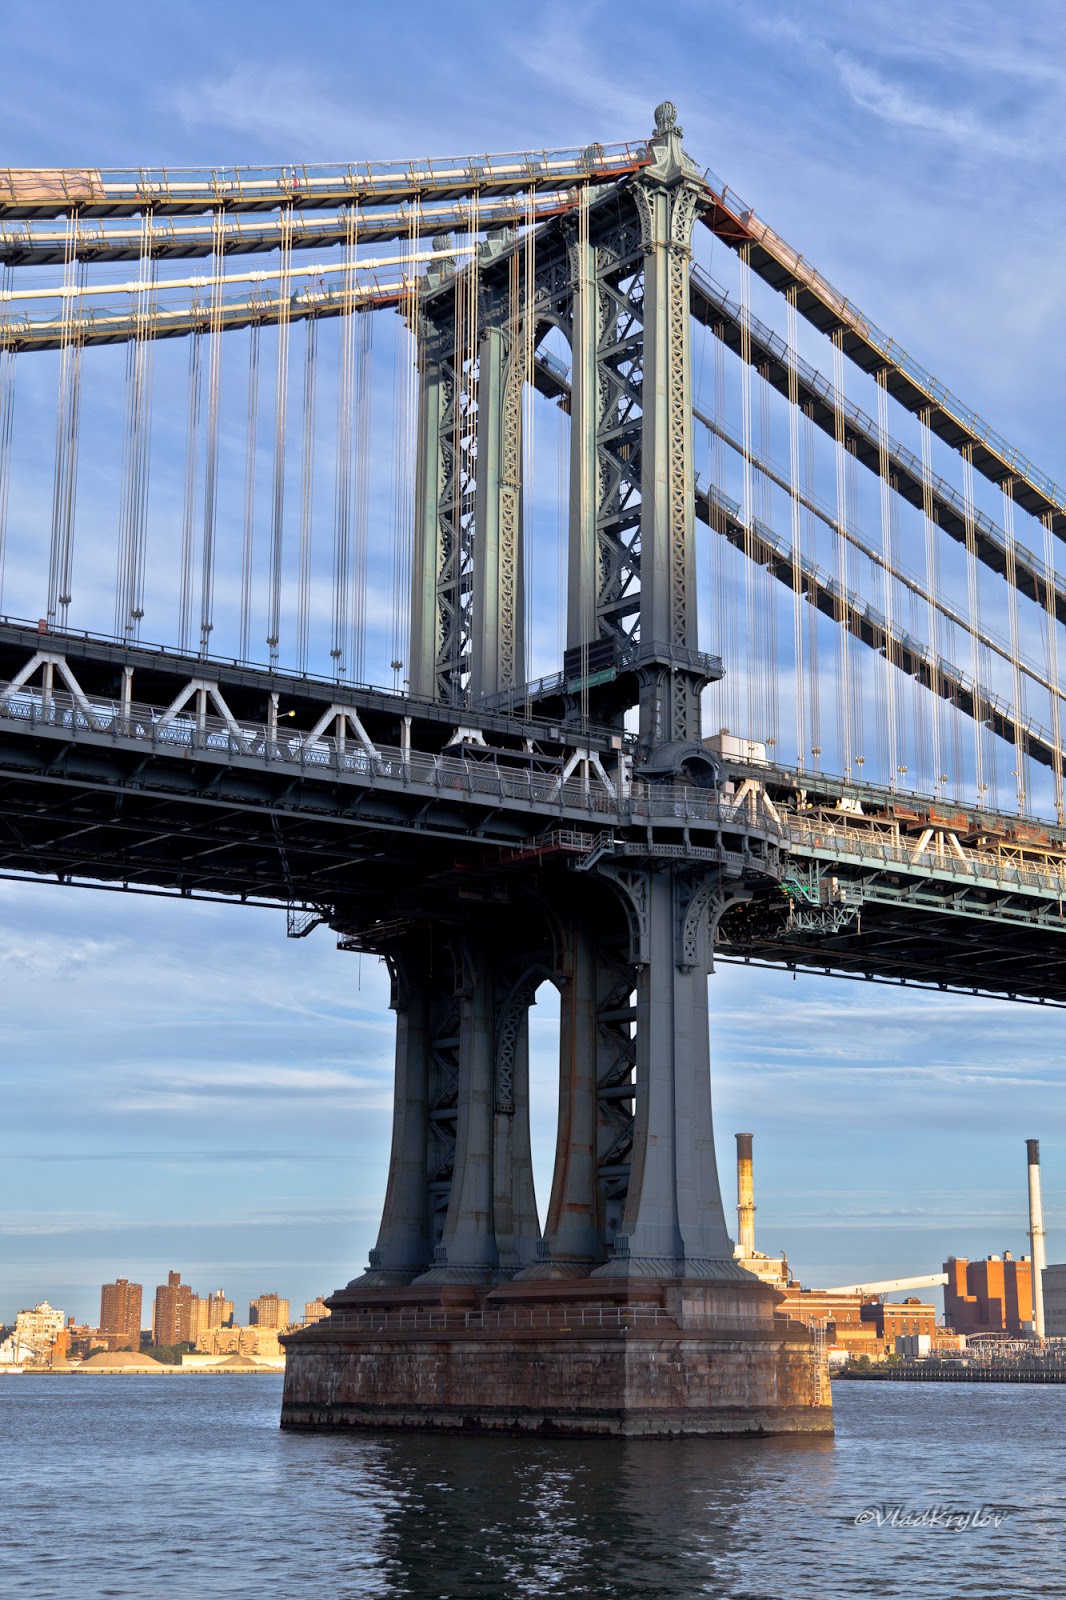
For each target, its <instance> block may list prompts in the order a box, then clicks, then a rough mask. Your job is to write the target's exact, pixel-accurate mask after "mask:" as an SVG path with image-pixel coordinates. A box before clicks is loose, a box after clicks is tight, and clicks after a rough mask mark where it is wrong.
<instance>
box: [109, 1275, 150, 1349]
mask: <svg viewBox="0 0 1066 1600" xmlns="http://www.w3.org/2000/svg"><path fill="white" fill-rule="evenodd" d="M142 1294H143V1290H142V1287H141V1285H140V1284H139V1283H130V1282H129V1280H128V1279H127V1278H118V1279H116V1280H115V1282H114V1283H105V1284H104V1285H103V1286H102V1288H101V1290H100V1339H101V1342H104V1343H105V1347H106V1349H108V1350H135V1351H136V1350H140V1348H141V1297H142Z"/></svg>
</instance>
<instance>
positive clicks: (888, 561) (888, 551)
mask: <svg viewBox="0 0 1066 1600" xmlns="http://www.w3.org/2000/svg"><path fill="white" fill-rule="evenodd" d="M877 455H878V463H877V464H878V478H879V482H880V489H881V555H882V558H883V563H884V564H883V566H882V568H881V578H882V592H883V595H884V612H885V670H884V684H885V701H886V706H885V710H886V717H887V730H886V731H887V750H886V755H887V758H888V759H887V765H888V783H889V787H890V788H895V785H896V782H897V780H898V778H899V776H900V758H899V757H900V752H899V738H898V732H899V730H898V728H897V723H896V663H897V653H896V637H895V626H894V624H895V591H894V585H895V579H894V578H893V576H892V573H893V570H894V568H895V565H896V552H895V550H894V548H893V539H892V532H893V530H892V484H891V480H890V477H889V464H888V373H887V371H886V369H885V368H884V367H881V368H880V370H879V371H878V373H877ZM876 681H877V679H876V677H875V682H876Z"/></svg>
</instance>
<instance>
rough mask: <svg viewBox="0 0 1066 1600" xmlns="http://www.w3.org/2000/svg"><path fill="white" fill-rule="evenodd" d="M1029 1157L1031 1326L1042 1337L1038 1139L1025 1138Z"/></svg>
mask: <svg viewBox="0 0 1066 1600" xmlns="http://www.w3.org/2000/svg"><path fill="white" fill-rule="evenodd" d="M1025 1152H1026V1155H1027V1156H1028V1158H1029V1254H1030V1257H1031V1258H1032V1263H1033V1327H1034V1329H1035V1330H1036V1336H1037V1338H1038V1339H1042V1338H1043V1337H1044V1268H1045V1266H1046V1265H1047V1261H1046V1259H1045V1256H1044V1207H1043V1204H1042V1202H1041V1198H1040V1140H1039V1139H1026V1141H1025Z"/></svg>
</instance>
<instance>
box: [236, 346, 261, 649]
mask: <svg viewBox="0 0 1066 1600" xmlns="http://www.w3.org/2000/svg"><path fill="white" fill-rule="evenodd" d="M259 338H260V324H259V323H258V322H253V323H252V326H251V328H250V329H249V335H248V398H247V404H246V413H245V415H246V420H245V432H244V528H243V537H242V540H241V637H240V658H241V660H242V661H247V660H248V653H249V650H250V649H251V634H252V578H253V573H254V570H255V475H256V465H257V460H258V446H259Z"/></svg>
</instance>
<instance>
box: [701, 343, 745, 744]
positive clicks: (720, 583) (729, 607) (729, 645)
mask: <svg viewBox="0 0 1066 1600" xmlns="http://www.w3.org/2000/svg"><path fill="white" fill-rule="evenodd" d="M724 332H725V330H724V327H723V326H722V324H719V325H718V326H717V327H716V328H715V330H714V339H713V342H712V358H713V362H714V420H715V422H716V423H718V424H719V425H722V424H724V423H725V420H726V417H725V354H724V352H725V343H724ZM708 475H709V482H710V489H711V491H712V492H711V494H710V498H709V510H710V519H709V520H710V527H711V540H710V557H711V597H712V603H713V605H714V608H715V624H716V634H715V642H714V650H715V653H716V654H717V655H719V656H721V658H722V661H723V662H724V664H725V669H726V671H725V677H724V678H723V680H722V687H721V691H720V692H721V695H722V698H721V701H720V702H719V703H720V707H721V710H720V714H719V724H720V727H721V728H723V729H724V728H729V729H732V730H735V729H736V727H737V725H738V721H739V709H740V708H739V706H738V704H737V651H736V628H737V614H736V605H735V603H734V596H733V595H732V594H727V592H726V586H727V582H728V580H729V577H730V570H729V567H728V564H727V559H726V558H727V553H728V550H729V546H728V544H727V542H726V538H725V527H724V520H725V519H724V515H723V512H722V507H721V505H720V503H719V501H718V499H717V497H716V495H715V493H714V491H715V490H717V491H719V492H720V493H722V494H724V493H725V464H724V450H723V443H722V436H721V433H720V432H718V431H717V430H716V429H712V430H711V431H710V433H709V437H708Z"/></svg>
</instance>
